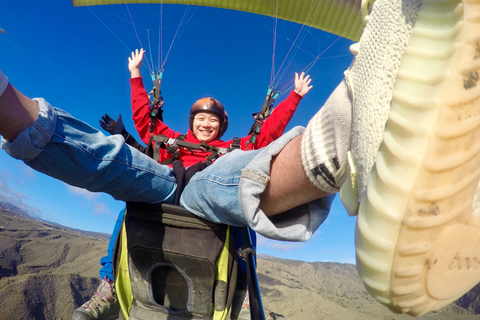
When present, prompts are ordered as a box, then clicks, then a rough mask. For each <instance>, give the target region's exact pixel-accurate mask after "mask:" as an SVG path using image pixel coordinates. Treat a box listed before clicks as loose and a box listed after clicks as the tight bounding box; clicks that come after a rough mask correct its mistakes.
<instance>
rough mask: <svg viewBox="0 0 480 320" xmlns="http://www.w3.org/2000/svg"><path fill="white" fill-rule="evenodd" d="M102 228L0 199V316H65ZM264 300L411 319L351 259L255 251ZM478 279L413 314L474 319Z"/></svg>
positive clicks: (322, 313) (340, 313)
mask: <svg viewBox="0 0 480 320" xmlns="http://www.w3.org/2000/svg"><path fill="white" fill-rule="evenodd" d="M108 237H109V235H106V234H96V233H91V232H83V231H80V230H74V229H69V228H65V227H62V226H59V225H55V224H52V223H47V222H43V221H40V220H36V219H32V218H30V217H28V216H27V215H26V214H24V213H23V212H21V211H20V210H19V209H17V208H15V207H13V206H11V205H8V204H5V203H1V204H0V257H1V258H0V301H1V302H0V319H2V320H3V319H5V320H7V319H8V320H10V319H21V320H28V319H35V320H43V319H71V315H72V312H73V311H74V310H75V309H76V308H77V307H78V306H79V305H81V304H82V303H83V302H84V301H85V300H87V299H89V297H90V295H91V294H92V293H93V292H94V291H95V289H96V287H97V285H98V283H99V280H100V279H99V276H98V268H99V263H98V261H99V259H100V257H101V256H103V255H104V254H105V252H106V247H107V242H108ZM258 278H259V282H260V289H261V292H262V297H263V304H264V306H265V307H266V308H267V309H269V310H271V311H275V312H277V313H280V314H283V315H284V316H285V317H286V318H287V319H288V320H310V319H315V320H316V319H318V320H322V319H328V320H336V319H338V320H345V319H348V320H355V319H358V320H360V319H362V320H367V319H372V320H373V319H382V320H393V319H415V318H413V317H411V316H408V315H398V314H394V313H392V312H390V311H389V310H388V309H386V308H385V307H384V306H382V305H381V304H380V303H378V302H376V301H375V300H374V299H373V298H372V297H371V296H370V295H369V294H368V293H367V291H366V290H365V288H364V286H363V284H362V282H361V280H360V278H359V277H358V274H357V271H356V268H355V266H354V265H351V264H341V263H323V262H316V263H307V262H302V261H294V260H283V259H278V258H274V257H268V256H259V257H258ZM479 292H480V287H479V286H476V287H475V288H473V289H472V290H471V291H470V292H469V293H468V294H466V295H465V296H464V297H462V298H461V299H460V300H458V301H456V302H455V303H452V304H450V305H449V306H447V307H445V308H444V309H442V310H440V311H438V312H431V313H429V314H426V315H424V316H422V317H419V318H417V319H432V320H433V319H435V320H447V319H455V320H457V319H465V320H470V319H480V302H479Z"/></svg>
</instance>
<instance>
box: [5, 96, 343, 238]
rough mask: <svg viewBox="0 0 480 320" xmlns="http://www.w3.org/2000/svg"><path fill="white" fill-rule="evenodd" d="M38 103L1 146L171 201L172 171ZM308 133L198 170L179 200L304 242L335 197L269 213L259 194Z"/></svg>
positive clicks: (39, 163) (124, 194)
mask: <svg viewBox="0 0 480 320" xmlns="http://www.w3.org/2000/svg"><path fill="white" fill-rule="evenodd" d="M35 100H36V101H38V103H39V107H40V112H39V117H38V119H37V120H36V121H35V122H34V123H33V124H32V125H31V126H30V127H29V128H27V129H25V130H24V131H23V132H21V133H20V134H19V136H18V137H17V138H16V139H15V140H14V141H12V142H7V141H5V140H3V141H2V148H3V149H4V150H5V151H7V152H8V153H9V154H10V155H11V156H12V157H14V158H17V159H20V160H23V161H24V162H25V163H26V164H27V165H29V166H30V167H32V168H33V169H35V170H37V171H40V172H43V173H45V174H47V175H50V176H52V177H54V178H56V179H59V180H61V181H64V182H66V183H68V184H71V185H73V186H76V187H80V188H84V189H87V190H89V191H93V192H105V193H108V194H110V195H111V196H112V197H114V198H115V199H117V200H122V201H138V202H148V203H161V202H167V203H172V202H173V200H174V196H175V191H176V182H175V177H174V175H173V172H172V169H171V168H170V167H168V166H165V165H161V164H159V163H157V162H155V161H154V160H153V159H151V158H149V157H148V156H146V155H145V154H143V153H141V152H139V151H138V150H136V149H134V148H132V147H129V146H128V145H126V144H125V141H124V140H123V137H121V136H120V135H114V136H109V137H106V136H105V135H104V134H103V133H101V132H100V131H98V130H97V129H95V128H93V127H91V126H90V125H88V124H86V123H84V122H82V121H80V120H78V119H76V118H74V117H72V116H71V115H70V114H68V113H67V112H65V111H63V110H60V109H56V108H52V107H51V106H50V105H49V104H48V103H47V102H46V101H45V100H43V99H35ZM303 131H304V128H302V127H296V128H294V129H292V130H291V131H289V132H288V133H287V134H285V135H283V136H282V137H280V138H279V139H277V140H276V141H275V142H273V143H272V144H270V145H269V146H267V147H265V148H262V149H260V150H254V151H240V150H235V151H233V152H231V153H229V154H227V155H225V156H223V157H221V158H220V159H218V160H217V161H215V163H214V164H213V165H211V166H209V167H207V168H206V169H205V170H203V171H201V172H198V173H196V174H195V175H194V176H193V177H192V179H191V180H190V182H189V184H188V185H187V186H186V187H185V190H184V191H183V194H182V196H181V198H180V203H181V205H183V206H184V207H185V208H187V209H189V210H190V211H191V212H192V213H194V214H196V215H198V216H200V217H203V218H205V219H207V220H210V221H212V222H217V223H225V224H230V225H233V226H249V227H250V228H252V229H253V230H254V231H256V232H258V233H260V234H262V235H264V236H266V237H269V238H273V239H278V240H290V241H305V240H307V239H309V238H310V237H311V235H312V233H313V232H314V231H315V230H316V229H317V228H318V227H319V226H320V224H322V222H323V221H324V220H325V219H326V217H327V215H328V212H329V210H330V206H331V203H332V201H333V198H334V195H330V196H327V197H323V198H320V199H317V200H314V201H311V202H309V203H307V204H304V205H301V206H299V207H297V208H294V209H291V210H289V211H288V212H286V213H285V214H281V215H278V216H277V217H275V218H273V219H269V218H268V217H267V216H266V215H265V214H264V213H263V212H262V211H261V210H260V209H259V203H260V194H262V192H263V191H264V190H265V188H266V186H267V184H268V181H269V172H270V163H271V161H272V158H273V157H274V156H275V155H277V154H278V153H279V152H280V151H281V150H282V149H283V147H284V146H285V145H286V144H287V143H288V142H289V141H290V140H291V139H293V138H295V137H296V136H298V135H300V134H301V133H302V132H303Z"/></svg>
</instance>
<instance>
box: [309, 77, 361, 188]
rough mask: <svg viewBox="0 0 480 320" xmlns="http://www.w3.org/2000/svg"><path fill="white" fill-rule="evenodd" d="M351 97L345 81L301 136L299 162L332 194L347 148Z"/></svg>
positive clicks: (315, 181)
mask: <svg viewBox="0 0 480 320" xmlns="http://www.w3.org/2000/svg"><path fill="white" fill-rule="evenodd" d="M351 100H352V98H351V95H350V92H349V90H348V88H347V85H346V83H345V80H344V81H342V82H341V83H340V84H339V85H338V86H337V88H336V89H335V90H334V91H333V93H332V94H331V95H330V97H329V98H328V100H327V102H326V103H325V105H324V106H323V107H322V108H320V110H319V111H318V112H317V114H316V115H315V116H314V117H313V118H312V119H311V120H310V122H309V123H308V125H307V128H306V130H305V133H304V134H303V138H302V149H301V155H302V164H303V168H304V169H305V172H306V174H307V176H308V178H309V179H310V181H311V182H312V183H313V184H314V185H315V186H317V187H318V188H319V189H321V190H323V191H326V192H329V193H334V192H338V190H339V186H338V185H337V184H336V182H335V175H336V173H337V171H338V169H339V168H340V166H341V165H342V163H343V162H344V161H345V160H346V159H347V152H348V150H350V131H351V123H352V102H351Z"/></svg>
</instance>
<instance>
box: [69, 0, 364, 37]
mask: <svg viewBox="0 0 480 320" xmlns="http://www.w3.org/2000/svg"><path fill="white" fill-rule="evenodd" d="M361 2H362V0H277V1H272V0H228V1H227V0H224V1H218V0H150V1H148V0H143V1H142V0H72V4H73V5H74V6H93V5H106V4H125V3H164V4H165V3H172V4H186V5H197V6H206V7H216V8H223V9H231V10H238V11H245V12H251V13H256V14H261V15H266V16H272V17H276V18H279V19H283V20H288V21H293V22H297V23H300V24H304V25H307V26H310V27H312V28H316V29H320V30H323V31H326V32H330V33H333V34H336V35H338V36H341V37H344V38H347V39H350V40H353V41H358V39H359V38H360V35H361V34H362V31H363V26H364V25H363V23H362V13H361Z"/></svg>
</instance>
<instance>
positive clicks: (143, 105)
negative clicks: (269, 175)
mask: <svg viewBox="0 0 480 320" xmlns="http://www.w3.org/2000/svg"><path fill="white" fill-rule="evenodd" d="M143 55H144V51H143V49H142V50H136V51H135V52H132V55H131V57H130V58H129V64H128V67H129V70H130V73H131V79H130V84H131V99H132V110H133V116H132V118H133V121H134V123H135V127H136V129H137V132H138V134H139V135H140V137H141V139H142V141H143V142H144V143H145V144H147V145H148V144H149V143H150V137H151V136H152V135H164V136H167V137H169V138H178V137H179V136H180V135H181V134H180V133H179V132H175V131H174V130H172V129H170V128H169V127H168V126H167V125H166V124H165V123H163V122H162V121H160V120H159V119H156V122H155V126H154V130H153V132H150V130H149V126H150V121H151V120H150V101H149V98H148V95H147V91H146V90H145V88H144V85H143V79H142V77H141V75H140V66H141V64H142V60H143ZM310 83H311V79H310V76H309V75H305V73H303V72H302V73H301V74H300V75H299V74H298V73H295V88H294V90H292V92H291V93H290V95H289V96H288V97H287V99H286V100H285V101H283V102H281V103H280V104H279V105H278V106H277V107H276V108H275V109H274V111H273V112H272V114H271V115H270V116H269V117H268V118H267V119H266V120H265V122H264V123H263V125H262V128H261V130H260V134H259V135H258V136H257V138H256V141H255V143H253V144H252V143H249V144H247V142H248V141H249V140H250V136H251V135H250V134H249V135H247V136H245V137H243V138H241V139H240V148H241V149H242V150H251V149H259V148H262V147H265V146H266V145H268V144H269V143H271V142H272V141H274V140H275V139H277V138H278V137H280V136H281V135H282V134H283V131H284V130H285V128H286V126H287V124H288V122H289V121H290V119H291V118H292V116H293V114H294V113H295V111H296V109H297V105H298V103H299V102H300V100H301V99H302V98H303V96H304V95H305V94H307V93H308V92H309V91H310V89H311V88H312V86H311V85H310ZM102 119H103V121H104V122H105V121H107V118H105V117H102ZM118 119H119V120H120V121H118V122H117V123H116V124H115V125H114V127H113V128H110V129H109V130H107V127H108V125H107V124H106V123H104V124H102V121H100V124H101V126H102V128H104V129H106V130H107V131H108V132H110V133H112V134H114V133H119V134H122V136H123V137H124V138H125V141H126V142H127V143H129V144H130V145H132V139H133V137H131V135H130V134H129V133H128V132H127V131H126V130H125V128H124V127H123V123H122V122H121V117H120V116H119V118H118ZM111 120H112V119H110V121H111ZM189 127H190V129H189V130H188V132H187V133H186V134H185V140H184V141H186V142H191V143H196V144H200V143H201V142H202V141H205V142H206V143H208V144H210V145H215V146H216V147H217V148H228V147H230V146H231V145H232V143H233V142H234V140H233V139H232V140H228V141H223V140H220V138H221V137H222V136H223V134H224V133H225V131H226V130H227V128H228V116H227V113H226V111H225V109H224V107H223V105H222V104H221V103H220V102H219V101H218V100H216V99H214V98H211V97H208V98H202V99H199V100H198V101H196V102H195V103H194V104H193V105H192V107H191V109H190V115H189ZM127 137H128V139H127ZM133 140H134V139H133ZM129 141H130V142H129ZM134 146H135V147H136V148H137V149H138V147H139V146H140V144H139V143H138V142H137V141H134ZM141 151H142V152H145V150H144V149H143V148H142V150H141ZM159 151H160V153H159V162H163V161H165V160H168V159H170V158H171V157H172V154H171V153H168V152H167V150H166V149H164V148H159ZM209 155H210V152H209V151H198V150H196V151H195V152H192V151H187V150H182V149H179V154H178V156H179V159H178V160H179V161H181V162H182V163H183V165H184V167H186V168H188V167H190V166H192V165H194V164H196V163H198V162H199V161H205V160H206V158H207V157H208V156H209ZM123 216H124V210H121V211H120V213H119V215H118V218H117V221H116V223H115V227H114V229H113V232H112V237H111V239H110V241H109V245H108V249H107V255H106V256H104V257H102V258H101V259H100V264H101V265H102V268H101V269H100V278H101V279H102V280H101V283H100V285H99V287H98V289H97V291H96V292H95V293H94V294H93V295H92V297H91V298H90V300H88V301H86V302H85V303H84V304H83V305H82V306H80V307H79V308H77V309H76V310H75V312H74V313H73V320H90V319H108V318H110V317H111V316H115V315H118V313H119V311H120V305H119V303H118V300H117V299H116V296H115V293H114V283H113V268H112V263H113V249H114V246H115V242H116V238H117V235H118V232H119V230H120V227H121V225H122V222H123ZM237 230H240V229H237ZM249 231H250V233H251V236H252V238H253V239H252V240H253V241H255V240H254V239H255V238H254V235H255V233H254V232H253V231H252V230H251V229H250V230H249ZM233 235H234V238H235V242H236V245H237V244H238V242H240V243H242V241H243V238H241V237H242V232H235V231H234V232H233ZM254 246H255V243H254ZM237 247H241V245H237ZM241 263H242V262H241V261H240V263H239V266H240V268H242V264H241ZM242 271H243V273H242V272H240V274H245V273H246V270H242ZM240 282H241V281H239V283H240ZM241 289H242V290H243V289H245V290H246V287H245V288H241ZM241 298H242V301H241V302H243V297H241ZM242 310H243V312H242V311H240V312H241V314H240V315H239V318H238V319H249V317H250V314H249V312H248V310H246V309H242ZM266 319H274V318H273V317H272V316H270V312H268V311H266Z"/></svg>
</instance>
